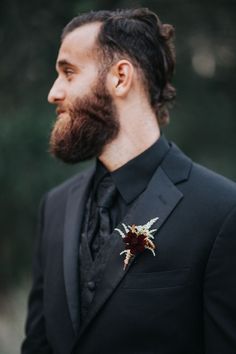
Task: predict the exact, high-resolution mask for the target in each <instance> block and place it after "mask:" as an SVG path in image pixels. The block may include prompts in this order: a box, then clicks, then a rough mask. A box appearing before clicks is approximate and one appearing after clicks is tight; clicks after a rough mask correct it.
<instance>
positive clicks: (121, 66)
mask: <svg viewBox="0 0 236 354" xmlns="http://www.w3.org/2000/svg"><path fill="white" fill-rule="evenodd" d="M133 77H134V67H133V64H132V63H131V62H130V61H129V60H125V59H122V60H119V61H118V62H117V63H116V64H114V65H113V66H112V68H111V70H110V73H109V74H108V87H109V89H110V90H111V92H112V94H113V95H114V96H117V97H123V96H126V95H127V94H128V92H129V90H130V87H131V85H132V81H133Z"/></svg>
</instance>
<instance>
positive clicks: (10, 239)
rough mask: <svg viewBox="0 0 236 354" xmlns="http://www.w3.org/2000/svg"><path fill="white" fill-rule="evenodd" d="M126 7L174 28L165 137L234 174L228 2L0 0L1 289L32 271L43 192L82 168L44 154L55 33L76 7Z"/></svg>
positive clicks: (235, 19)
mask: <svg viewBox="0 0 236 354" xmlns="http://www.w3.org/2000/svg"><path fill="white" fill-rule="evenodd" d="M133 6H135V7H138V6H145V7H149V8H150V9H152V10H154V11H156V12H157V13H158V14H159V15H160V18H161V20H162V22H164V23H168V22H169V23H171V24H173V25H174V26H175V28H176V48H177V69H176V76H175V81H174V84H175V86H176V87H177V94H178V97H177V102H176V105H175V108H174V109H173V111H172V113H171V124H170V125H169V127H168V128H167V129H166V130H165V134H166V136H167V137H168V138H169V139H170V140H174V141H175V142H176V143H177V144H178V145H179V146H180V147H181V148H183V149H184V151H185V152H186V153H187V154H189V155H190V156H191V157H192V158H193V159H194V160H195V161H197V162H200V163H202V164H204V165H206V166H207V167H209V168H212V169H214V170H216V171H217V172H219V173H221V174H224V175H226V176H227V177H229V178H231V179H236V165H235V151H236V139H235V132H236V121H235V113H236V104H235V88H236V86H235V81H236V53H235V41H236V28H235V23H236V11H235V10H236V2H235V1H234V0H232V1H231V0H215V1H213V0H205V1H203V0H159V1H148V0H146V1H145V0H144V1H129V0H127V1H108V0H100V1H99V0H96V1H94V0H87V1H85V0H81V1H75V0H67V1H62V0H57V1H56V0H51V1H43V0H42V1H36V2H34V1H29V0H21V1H17V0H2V1H1V5H0V10H1V11H0V19H1V22H0V23H1V25H0V47H1V56H0V80H1V95H0V107H1V115H0V182H1V184H0V185H1V193H0V222H1V225H0V230H1V231H0V232H1V234H0V235H1V237H0V278H1V280H0V290H3V289H8V288H9V287H11V286H12V285H13V284H14V285H15V284H16V283H17V282H20V281H21V280H22V278H23V277H25V275H26V274H28V272H29V271H30V264H31V251H32V244H33V240H34V236H35V229H36V215H37V209H38V204H39V200H40V198H41V196H42V195H43V193H44V192H45V191H47V190H48V189H49V188H51V187H53V186H54V185H56V184H58V183H60V182H61V181H63V180H64V179H65V178H67V177H68V176H70V175H72V174H74V173H76V172H78V171H79V170H80V169H82V168H84V167H85V165H86V164H87V163H85V164H81V165H78V166H74V167H71V166H66V165H63V164H62V163H60V162H58V161H55V160H54V159H52V158H51V157H50V156H49V154H48V152H47V150H48V137H49V134H50V129H51V125H52V122H53V120H54V116H55V113H54V109H55V108H53V107H49V104H48V103H47V99H46V98H47V94H48V91H49V88H50V85H51V84H52V82H53V80H54V79H55V70H54V66H55V60H56V56H57V50H58V46H59V40H60V33H61V30H62V28H63V27H64V25H65V24H66V23H67V22H68V21H69V20H70V19H71V18H72V17H73V16H75V15H76V14H78V13H79V12H82V11H88V10H97V9H112V8H117V7H120V8H122V7H133ZM199 222H201V220H199ZM52 261H53V255H52Z"/></svg>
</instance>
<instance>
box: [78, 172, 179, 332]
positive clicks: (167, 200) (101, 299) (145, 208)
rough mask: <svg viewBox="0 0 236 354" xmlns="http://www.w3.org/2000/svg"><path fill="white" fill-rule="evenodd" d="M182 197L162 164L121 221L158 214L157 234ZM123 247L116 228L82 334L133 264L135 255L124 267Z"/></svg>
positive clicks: (142, 221) (137, 220)
mask: <svg viewBox="0 0 236 354" xmlns="http://www.w3.org/2000/svg"><path fill="white" fill-rule="evenodd" d="M182 197H183V195H182V193H181V192H180V191H179V190H178V189H177V188H176V187H175V185H174V184H173V183H172V181H171V180H170V179H169V178H168V177H167V175H166V174H165V172H164V171H163V169H162V168H161V167H159V168H158V169H157V170H156V172H155V174H154V176H153V178H152V179H151V181H150V183H149V185H148V187H147V189H146V190H145V191H144V192H143V193H142V194H141V195H140V197H139V198H138V200H137V201H136V202H135V204H134V205H133V206H132V208H131V210H130V211H129V212H128V214H127V215H126V216H125V218H124V220H122V223H125V224H128V225H132V224H136V225H143V224H145V223H147V222H148V221H149V220H150V219H152V218H155V217H159V220H158V221H157V222H156V224H155V225H154V226H153V228H156V229H157V231H156V233H157V234H158V230H159V229H160V228H161V226H162V225H163V223H164V222H165V221H166V220H167V218H168V216H169V215H170V214H171V212H172V211H173V210H174V208H175V207H176V205H177V204H178V203H179V202H180V200H181V199H182ZM122 223H120V224H119V225H118V228H120V229H122ZM154 236H155V235H154ZM122 250H124V244H123V240H122V238H121V236H120V235H119V234H118V232H117V231H113V233H112V235H111V237H110V256H109V258H108V261H107V264H106V267H105V270H104V276H103V278H102V280H101V283H100V284H99V286H98V288H97V291H96V293H95V296H94V299H93V302H92V304H91V307H90V309H89V312H88V315H87V318H86V320H85V322H84V323H83V324H82V327H81V329H80V332H79V336H81V335H82V333H83V332H84V330H85V329H86V328H87V326H88V324H89V323H90V322H91V321H92V319H93V318H94V316H95V315H96V314H97V312H98V311H99V310H100V309H101V307H102V305H103V304H104V303H105V302H106V301H107V300H108V298H109V297H110V296H111V295H112V293H113V291H114V290H115V288H116V287H117V286H118V284H119V283H120V282H121V280H122V279H123V277H124V276H125V275H126V273H127V272H128V270H129V268H130V267H131V266H132V262H133V260H134V258H133V260H132V261H131V262H130V264H129V265H128V267H127V268H126V270H123V260H124V256H120V252H121V251H122ZM137 261H138V260H137ZM140 261H141V259H140Z"/></svg>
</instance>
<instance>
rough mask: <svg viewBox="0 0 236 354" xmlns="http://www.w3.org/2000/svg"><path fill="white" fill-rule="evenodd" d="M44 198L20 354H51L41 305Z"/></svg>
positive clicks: (40, 211)
mask: <svg viewBox="0 0 236 354" xmlns="http://www.w3.org/2000/svg"><path fill="white" fill-rule="evenodd" d="M45 200H46V196H45V197H44V198H43V200H42V202H41V205H40V208H39V221H38V237H37V239H36V243H35V250H34V255H33V284H32V288H31V291H30V295H29V300H28V314H27V319H26V326H25V334H26V336H25V339H24V341H23V343H22V347H21V353H22V354H51V353H52V350H51V348H50V345H49V343H48V340H47V334H46V329H45V322H44V309H43V308H44V304H43V282H44V280H43V259H42V253H43V252H42V238H43V229H44V227H43V224H44V208H45Z"/></svg>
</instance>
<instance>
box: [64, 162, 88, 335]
mask: <svg viewBox="0 0 236 354" xmlns="http://www.w3.org/2000/svg"><path fill="white" fill-rule="evenodd" d="M93 174H94V167H92V168H91V169H90V170H89V171H88V172H87V173H86V174H84V175H82V176H81V177H80V179H79V180H78V183H77V184H76V185H75V186H73V187H72V188H71V189H70V190H69V192H68V199H67V206H66V216H65V227H64V247H63V250H64V252H63V262H64V278H65V288H66V295H67V301H68V307H69V312H70V316H71V320H72V324H73V328H74V331H75V334H77V333H78V329H79V316H78V314H79V288H78V283H79V274H78V255H79V236H80V230H81V225H82V220H83V215H84V210H85V203H86V200H87V195H88V192H89V187H90V183H91V180H92V176H93Z"/></svg>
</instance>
